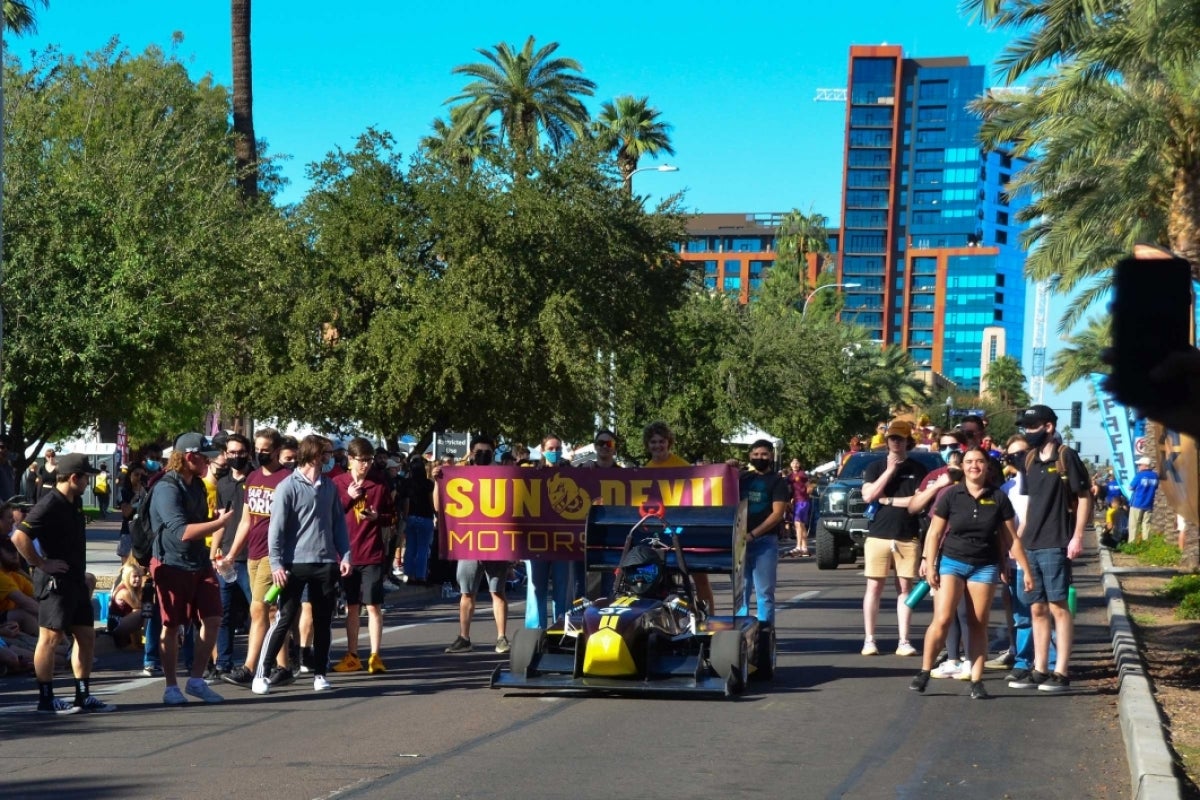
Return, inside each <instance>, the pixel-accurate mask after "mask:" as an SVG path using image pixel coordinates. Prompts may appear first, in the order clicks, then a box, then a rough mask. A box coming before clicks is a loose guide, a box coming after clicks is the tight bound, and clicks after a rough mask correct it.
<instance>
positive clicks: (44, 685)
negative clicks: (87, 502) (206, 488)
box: [12, 453, 116, 714]
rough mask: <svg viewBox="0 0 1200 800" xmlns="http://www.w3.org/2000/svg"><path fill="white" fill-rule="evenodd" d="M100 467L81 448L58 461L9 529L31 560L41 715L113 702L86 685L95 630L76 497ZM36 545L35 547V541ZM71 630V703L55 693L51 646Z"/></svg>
mask: <svg viewBox="0 0 1200 800" xmlns="http://www.w3.org/2000/svg"><path fill="white" fill-rule="evenodd" d="M97 472H98V470H97V469H96V468H95V467H93V466H92V465H91V463H90V462H89V461H88V458H87V456H85V455H83V454H82V453H70V454H68V455H65V456H63V457H62V458H60V459H59V460H58V464H57V465H56V470H55V484H54V487H53V488H52V489H50V490H49V491H47V492H46V493H45V494H44V495H43V496H42V498H41V499H40V500H38V503H37V505H35V506H34V507H33V509H32V510H31V511H30V512H29V514H28V515H27V516H26V517H25V519H23V520H22V521H21V523H20V525H19V526H18V527H17V529H16V530H15V531H14V532H13V536H12V541H13V544H15V545H16V546H17V550H18V551H19V552H20V553H21V555H22V556H24V558H25V560H26V561H28V562H29V563H30V564H31V565H33V590H34V595H35V597H36V598H37V600H38V642H37V648H36V649H35V650H34V654H33V668H34V672H36V674H37V681H38V707H37V710H38V712H39V713H42V714H76V713H78V712H80V711H89V712H101V711H115V710H116V706H113V705H110V704H108V703H105V702H104V701H103V700H100V699H99V698H96V697H93V696H92V694H91V691H90V689H89V686H88V682H89V680H90V679H91V673H92V654H93V652H94V651H95V646H96V629H95V627H94V625H95V622H94V618H93V616H92V597H91V591H90V590H89V589H88V586H87V583H86V582H85V577H84V576H85V574H86V571H85V568H84V567H85V562H86V559H87V538H86V533H85V526H86V524H87V521H86V519H85V518H84V516H83V510H82V502H81V500H80V498H81V497H82V496H83V492H84V490H85V489H87V487H88V484H89V482H90V480H91V476H92V475H95V474H96V473H97ZM35 541H36V542H37V544H38V545H39V546H40V551H41V552H39V548H36V547H34V542H35ZM68 631H70V634H71V636H72V638H74V640H75V646H74V647H73V648H71V666H72V668H73V670H74V673H75V702H73V703H71V702H68V701H66V700H60V699H56V698H55V697H54V684H53V681H54V651H55V648H57V647H58V645H59V644H60V643H61V642H62V641H63V637H64V636H65V635H66V634H67V632H68Z"/></svg>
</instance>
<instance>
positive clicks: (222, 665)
mask: <svg viewBox="0 0 1200 800" xmlns="http://www.w3.org/2000/svg"><path fill="white" fill-rule="evenodd" d="M251 447H252V446H251V444H250V440H249V439H247V438H246V437H245V436H243V435H242V434H240V433H231V434H229V436H227V437H226V439H225V474H224V475H222V476H221V477H220V478H219V479H217V508H228V509H230V510H231V511H232V513H231V514H230V515H229V521H228V522H227V523H226V524H225V528H224V529H223V530H220V531H217V533H215V534H214V535H213V541H212V546H211V557H212V559H213V561H216V560H217V559H219V558H221V557H223V556H224V551H223V550H222V544H223V543H225V542H228V543H229V544H232V543H233V540H234V539H236V538H237V528H238V524H239V523H240V522H241V519H242V504H243V502H244V500H245V489H246V476H248V475H249V474H250V471H251V466H250V450H251ZM232 563H233V565H234V568H235V569H236V570H237V577H236V578H235V579H234V580H232V581H227V580H225V579H224V578H222V577H221V576H220V575H219V574H218V575H217V582H218V583H219V584H220V585H221V608H222V611H221V629H220V631H218V632H217V655H216V660H215V666H214V669H213V672H212V674H211V675H206V676H205V677H206V678H220V677H221V676H222V675H224V674H225V673H227V672H229V671H230V670H231V669H233V619H232V612H233V603H234V592H235V591H238V590H240V591H241V593H242V596H243V597H245V598H246V603H247V604H249V603H250V599H251V592H250V571H249V567H248V566H247V561H246V553H245V551H243V552H242V553H240V554H239V555H238V557H237V558H236V559H235V560H234V561H232Z"/></svg>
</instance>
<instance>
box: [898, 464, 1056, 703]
mask: <svg viewBox="0 0 1200 800" xmlns="http://www.w3.org/2000/svg"><path fill="white" fill-rule="evenodd" d="M987 471H988V455H987V453H985V452H984V451H983V450H982V449H980V448H979V447H972V448H970V449H969V450H967V452H966V453H964V454H963V480H962V482H961V483H958V484H955V485H954V486H952V487H951V488H949V489H947V490H946V491H945V493H943V494H942V495H941V497H939V498H938V501H937V504H936V505H935V506H934V509H933V520H932V522H931V523H930V525H929V532H928V534H926V537H925V555H924V557H923V559H922V562H921V574H922V576H924V577H925V579H926V580H928V581H929V585H930V586H931V587H932V588H934V589H937V590H939V591H938V593H937V595H936V596H935V598H934V608H933V621H932V622H931V623H930V624H929V630H928V631H927V632H926V633H925V652H924V654H923V657H922V662H921V670H920V672H918V673H917V674H916V677H914V678H913V680H912V683H911V684H910V688H912V689H914V690H916V691H918V692H923V691H925V685H926V684H927V683H928V682H929V674H930V670H932V669H933V661H934V659H935V658H936V657H937V654H938V651H939V650H941V649H942V645H943V644H944V643H945V639H946V629H947V628H948V627H949V625H950V623H951V620H952V618H953V617H954V614H955V610H956V609H957V608H958V603H959V600H960V598H961V597H962V596H963V592H964V591H965V592H966V594H967V600H968V602H967V629H968V633H967V653H968V655H969V658H970V662H971V698H972V699H976V700H980V699H984V698H986V697H987V696H988V694H987V690H986V689H985V688H984V685H983V662H984V660H985V659H986V658H987V629H988V612H989V610H990V609H991V607H992V597H993V595H994V594H995V591H996V583H997V582H998V581H999V578H1000V564H1001V563H1002V561H1003V559H1004V554H1005V553H1006V552H1008V551H1009V548H1011V549H1012V555H1013V558H1014V559H1016V561H1017V563H1018V564H1020V565H1021V567H1022V568H1023V569H1025V590H1026V591H1032V590H1033V576H1031V575H1030V574H1029V569H1028V561H1027V559H1026V556H1025V550H1024V549H1023V548H1022V547H1021V540H1020V539H1018V538H1017V529H1016V525H1015V523H1014V522H1013V518H1014V517H1015V513H1014V511H1013V506H1012V503H1011V502H1010V501H1009V499H1008V495H1006V494H1005V493H1004V492H1003V491H1001V490H1000V489H999V488H996V487H995V486H992V485H990V484H989V482H988V479H987Z"/></svg>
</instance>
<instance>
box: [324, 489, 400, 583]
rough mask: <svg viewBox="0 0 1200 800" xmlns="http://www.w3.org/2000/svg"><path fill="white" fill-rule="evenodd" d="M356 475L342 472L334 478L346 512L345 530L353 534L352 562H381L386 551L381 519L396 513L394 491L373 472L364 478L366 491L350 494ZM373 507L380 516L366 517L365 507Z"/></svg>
mask: <svg viewBox="0 0 1200 800" xmlns="http://www.w3.org/2000/svg"><path fill="white" fill-rule="evenodd" d="M353 482H354V479H353V478H352V477H350V473H349V472H343V473H342V474H341V475H338V476H337V477H335V478H334V479H333V485H334V486H335V487H336V488H337V491H338V500H339V501H340V502H341V504H342V509H343V510H344V511H345V512H346V532H347V533H348V534H349V535H350V563H351V564H353V565H354V566H356V567H365V566H368V565H370V564H382V563H383V561H384V558H385V555H386V554H385V553H384V551H383V534H382V527H383V526H382V524H381V523H382V521H383V520H384V519H388V518H390V517H391V516H392V515H393V514H394V513H395V511H394V507H393V503H392V493H391V492H390V491H388V488H387V487H386V486H384V485H383V484H382V483H379V482H378V481H376V480H373V479H372V477H371V475H370V473H368V474H367V477H366V478H363V482H362V487H363V489H364V492H363V493H362V494H361V495H359V496H358V498H357V499H351V497H350V484H352V483H353ZM367 508H371V509H373V510H374V511H375V512H376V513H377V514H378V515H379V516H377V517H375V518H374V519H367V518H366V517H365V516H363V510H364V509H367Z"/></svg>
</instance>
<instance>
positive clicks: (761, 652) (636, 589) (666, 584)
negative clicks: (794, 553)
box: [491, 503, 775, 697]
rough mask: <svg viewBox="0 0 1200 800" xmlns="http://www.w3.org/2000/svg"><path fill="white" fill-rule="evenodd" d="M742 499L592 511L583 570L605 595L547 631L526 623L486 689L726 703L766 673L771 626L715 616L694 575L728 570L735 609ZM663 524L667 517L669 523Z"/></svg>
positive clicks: (770, 665) (770, 670) (770, 666)
mask: <svg viewBox="0 0 1200 800" xmlns="http://www.w3.org/2000/svg"><path fill="white" fill-rule="evenodd" d="M745 513H746V512H745V504H744V503H743V504H742V505H741V506H738V507H732V506H731V507H714V508H698V507H689V508H685V507H679V508H671V509H670V510H669V512H668V511H664V509H663V508H662V507H661V506H649V505H648V506H643V507H642V508H640V509H638V508H632V507H620V506H593V507H592V508H591V510H590V511H589V513H588V519H587V527H586V536H585V538H586V542H587V545H586V549H585V558H584V564H585V567H586V569H587V571H588V573H589V574H591V573H601V574H602V575H612V576H613V586H612V590H611V593H610V594H609V596H607V597H601V598H599V599H596V600H594V601H593V600H588V599H581V600H577V601H576V602H575V604H574V605H573V606H572V607H571V609H570V610H569V611H568V612H567V613H566V614H564V615H563V616H562V617H561V618H560V619H558V620H556V622H555V624H554V626H553V627H552V628H550V629H549V630H535V629H528V628H523V629H521V630H519V631H518V632H517V635H516V637H515V640H514V641H513V644H512V650H511V652H510V659H509V664H508V666H507V668H506V667H505V666H504V665H501V666H499V667H497V668H496V671H495V672H494V673H493V674H492V680H491V686H492V688H494V689H530V690H537V691H540V692H546V691H556V690H587V691H594V692H610V693H619V694H631V693H664V694H670V693H686V694H708V695H718V696H721V695H723V696H726V697H728V696H732V695H734V694H738V693H740V692H742V691H743V690H744V689H745V688H746V684H747V682H748V681H749V680H751V679H768V678H771V677H772V676H773V674H774V671H775V631H774V629H773V628H772V627H771V626H769V625H761V624H760V623H759V621H758V619H757V618H755V617H753V616H716V615H713V614H710V613H709V610H708V609H707V608H706V607H704V605H703V604H701V603H699V602H698V601H697V598H696V585H695V581H694V580H693V577H692V576H693V574H695V573H696V572H705V573H716V574H729V575H730V576H731V579H732V583H733V596H734V603H733V607H734V608H735V609H736V608H738V606H739V605H740V604H741V594H742V587H743V565H744V559H745V538H744V536H743V535H742V533H741V532H742V531H744V530H745V524H746V523H745V519H746V517H745ZM668 517H669V518H668Z"/></svg>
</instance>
